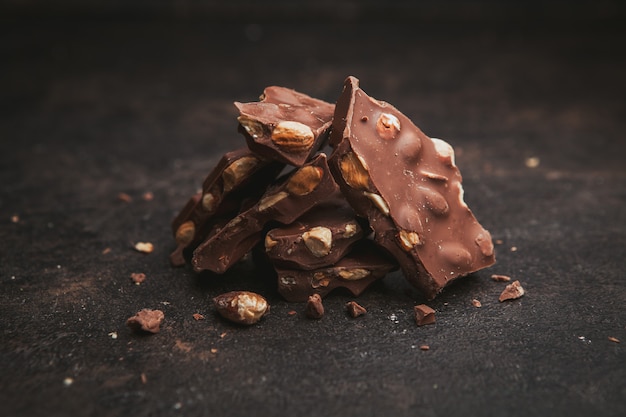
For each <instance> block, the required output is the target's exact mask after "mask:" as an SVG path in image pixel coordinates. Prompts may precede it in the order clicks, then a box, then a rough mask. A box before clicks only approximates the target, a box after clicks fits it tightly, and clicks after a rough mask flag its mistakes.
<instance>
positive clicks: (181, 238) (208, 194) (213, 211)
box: [170, 148, 284, 266]
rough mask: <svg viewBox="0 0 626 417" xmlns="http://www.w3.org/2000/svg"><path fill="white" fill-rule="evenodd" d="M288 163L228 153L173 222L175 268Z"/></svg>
mask: <svg viewBox="0 0 626 417" xmlns="http://www.w3.org/2000/svg"><path fill="white" fill-rule="evenodd" d="M283 168H284V164H282V163H278V162H274V161H270V160H267V159H263V158H261V157H259V156H257V155H255V154H254V153H252V151H250V150H249V149H247V148H243V149H238V150H235V151H232V152H228V153H226V154H224V156H222V158H221V159H220V161H219V162H218V163H217V165H216V166H215V168H213V170H212V171H211V172H210V173H209V175H208V176H207V178H206V179H205V181H204V183H203V184H202V191H201V192H200V193H197V194H196V195H194V196H193V197H191V199H190V200H189V201H188V202H187V204H186V205H185V207H184V208H183V209H182V210H181V212H180V213H179V214H178V216H176V218H175V219H174V221H173V222H172V232H173V234H174V238H175V240H176V244H177V248H176V250H174V252H173V253H172V254H171V255H170V262H171V263H172V265H173V266H181V265H184V264H185V256H184V252H185V251H186V250H187V251H192V250H193V249H195V248H196V247H197V246H198V245H199V244H200V243H201V242H202V241H203V240H204V239H205V238H206V237H207V235H208V233H209V231H210V230H211V229H212V228H213V227H214V226H215V224H216V222H217V221H218V220H219V219H222V218H224V217H229V216H230V217H233V216H235V215H236V214H237V213H238V212H239V210H240V209H241V205H242V204H243V203H244V202H245V201H247V200H248V199H255V198H257V199H258V198H259V197H260V196H261V194H262V193H263V191H264V190H265V189H266V188H267V187H268V186H269V184H270V183H271V182H272V181H274V180H275V179H276V177H277V176H278V174H279V173H280V171H281V170H282V169H283Z"/></svg>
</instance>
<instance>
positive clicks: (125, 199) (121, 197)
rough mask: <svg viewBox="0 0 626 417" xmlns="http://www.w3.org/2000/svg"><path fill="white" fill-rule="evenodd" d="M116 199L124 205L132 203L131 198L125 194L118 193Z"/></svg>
mask: <svg viewBox="0 0 626 417" xmlns="http://www.w3.org/2000/svg"><path fill="white" fill-rule="evenodd" d="M117 199H118V200H119V201H123V202H124V203H130V202H131V201H133V198H132V197H131V196H129V195H128V194H126V193H119V194H118V195H117Z"/></svg>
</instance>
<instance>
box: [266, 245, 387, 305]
mask: <svg viewBox="0 0 626 417" xmlns="http://www.w3.org/2000/svg"><path fill="white" fill-rule="evenodd" d="M396 268H397V264H396V262H395V261H393V260H392V259H390V258H388V257H386V256H385V254H384V253H383V252H382V251H381V250H380V249H379V248H378V247H377V246H376V244H374V243H373V242H372V241H370V240H367V239H362V240H361V241H360V242H359V243H358V244H357V245H355V246H354V248H353V249H352V251H351V252H350V253H349V254H348V255H346V256H345V257H343V258H342V259H340V260H339V262H337V263H336V264H334V265H331V266H328V267H323V268H319V269H314V270H311V271H306V270H303V269H284V268H281V267H278V266H277V267H276V273H277V274H278V292H279V293H280V294H281V295H282V296H283V297H284V298H285V299H286V300H287V301H291V302H302V301H307V299H308V298H309V296H310V295H313V294H319V295H320V296H321V297H324V296H326V295H327V294H328V293H330V292H331V291H332V290H334V289H336V288H345V289H347V290H348V291H349V292H350V293H352V295H354V296H355V297H356V296H359V295H360V294H361V293H362V292H363V291H365V290H366V289H367V288H368V287H369V286H370V285H372V284H373V283H374V282H376V281H378V280H379V279H381V278H383V277H384V276H385V275H386V274H387V273H388V272H390V271H392V270H394V269H396Z"/></svg>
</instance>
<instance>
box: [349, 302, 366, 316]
mask: <svg viewBox="0 0 626 417" xmlns="http://www.w3.org/2000/svg"><path fill="white" fill-rule="evenodd" d="M346 310H348V314H349V315H350V317H352V318H356V317H359V316H362V315H363V314H365V313H367V310H366V309H365V307H363V306H361V305H360V304H358V303H357V302H356V301H349V302H347V303H346Z"/></svg>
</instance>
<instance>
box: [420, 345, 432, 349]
mask: <svg viewBox="0 0 626 417" xmlns="http://www.w3.org/2000/svg"><path fill="white" fill-rule="evenodd" d="M420 350H430V346H428V345H421V346H420Z"/></svg>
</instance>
